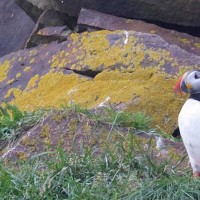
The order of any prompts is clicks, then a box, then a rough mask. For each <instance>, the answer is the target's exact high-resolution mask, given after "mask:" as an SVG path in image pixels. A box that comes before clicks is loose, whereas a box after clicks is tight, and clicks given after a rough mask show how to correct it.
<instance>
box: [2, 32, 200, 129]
mask: <svg viewBox="0 0 200 200" xmlns="http://www.w3.org/2000/svg"><path fill="white" fill-rule="evenodd" d="M199 65H200V57H199V56H196V55H194V54H191V53H188V52H187V51H185V50H182V49H181V48H179V47H177V46H176V45H171V44H169V43H167V42H166V41H165V40H163V39H162V38H161V37H158V36H156V35H154V34H148V33H139V32H133V31H114V32H110V31H97V32H92V33H83V34H72V35H71V36H70V37H69V38H68V40H67V41H66V42H62V43H60V44H57V43H56V42H54V43H51V44H49V45H45V46H40V47H35V48H32V49H27V50H23V51H19V52H17V53H12V54H10V55H7V56H4V57H2V58H1V59H0V85H1V88H0V102H1V103H3V102H4V101H6V102H10V103H11V104H15V105H17V106H18V107H19V108H20V109H22V110H35V109H37V108H38V107H39V108H40V107H59V106H60V105H63V104H64V105H68V104H70V103H71V102H74V103H76V104H79V105H81V106H84V107H87V108H95V107H98V106H99V105H101V104H102V102H105V101H110V102H111V103H112V104H115V105H120V104H121V103H125V104H126V106H125V107H126V109H127V110H129V111H133V112H136V111H140V112H145V113H146V114H147V115H149V116H152V117H153V120H154V123H155V125H156V126H157V125H158V126H159V127H161V128H162V129H164V130H166V131H172V129H173V128H174V126H176V122H177V114H178V112H179V108H180V107H181V106H182V103H183V102H184V101H183V97H182V98H181V99H180V98H179V97H175V95H174V94H173V86H174V83H175V81H176V79H177V77H176V74H177V73H179V71H181V72H182V71H184V70H187V69H191V68H195V67H197V68H198V66H199ZM174 78H176V79H174Z"/></svg>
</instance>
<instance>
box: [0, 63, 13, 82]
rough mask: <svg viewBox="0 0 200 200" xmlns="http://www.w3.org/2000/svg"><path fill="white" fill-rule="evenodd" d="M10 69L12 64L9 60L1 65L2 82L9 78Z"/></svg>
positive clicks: (0, 77) (0, 76)
mask: <svg viewBox="0 0 200 200" xmlns="http://www.w3.org/2000/svg"><path fill="white" fill-rule="evenodd" d="M10 67H11V66H10V62H9V61H8V60H6V61H5V62H4V63H2V64H1V63H0V82H3V81H4V80H5V79H6V78H7V73H8V71H9V69H10Z"/></svg>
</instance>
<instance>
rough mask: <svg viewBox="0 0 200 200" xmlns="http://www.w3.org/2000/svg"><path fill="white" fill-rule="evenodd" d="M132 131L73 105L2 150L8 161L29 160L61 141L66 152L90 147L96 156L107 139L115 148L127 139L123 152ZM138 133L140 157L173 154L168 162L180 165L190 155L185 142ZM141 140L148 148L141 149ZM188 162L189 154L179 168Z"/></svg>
mask: <svg viewBox="0 0 200 200" xmlns="http://www.w3.org/2000/svg"><path fill="white" fill-rule="evenodd" d="M104 115H105V113H104ZM130 134H133V133H132V132H130V129H129V128H128V127H123V126H118V125H113V124H107V123H101V122H100V121H95V120H92V119H91V118H90V117H88V116H87V115H86V114H83V113H78V112H76V111H74V110H73V109H71V110H70V109H68V110H63V111H62V110H60V111H54V112H52V113H51V114H49V115H47V116H45V117H44V118H43V119H42V120H41V121H40V122H39V123H38V124H37V125H35V126H34V127H33V128H31V129H29V130H28V131H27V132H26V133H24V135H23V136H22V137H21V138H19V139H18V140H17V141H15V142H14V143H10V144H9V145H8V146H7V147H6V148H5V149H3V150H2V151H0V157H1V158H2V159H3V160H4V161H6V162H9V161H16V160H27V159H28V158H30V157H32V156H37V155H38V154H41V153H43V152H51V151H52V152H54V151H55V149H56V148H57V147H58V146H59V145H60V146H61V147H62V149H63V150H64V151H65V152H81V154H84V153H85V151H86V149H87V150H90V151H91V152H93V155H94V156H98V155H100V154H101V152H105V149H106V148H108V147H107V145H106V142H107V143H108V144H109V148H110V149H112V148H116V144H117V141H118V142H119V141H120V142H121V143H122V142H123V148H119V150H118V153H119V154H120V153H121V154H122V155H123V151H126V148H129V144H130V143H129V142H130ZM134 134H135V136H134V141H137V145H135V146H134V151H135V152H134V153H135V154H134V156H136V157H140V156H143V155H141V153H142V154H144V152H145V151H147V150H148V152H149V153H150V152H151V160H154V161H157V162H159V161H162V160H165V161H166V160H170V161H171V159H172V158H173V162H172V161H171V162H170V163H168V165H170V167H172V166H176V165H177V162H178V161H179V160H181V158H183V157H184V156H185V155H186V151H185V148H184V145H183V143H182V142H172V141H170V140H168V139H163V138H159V137H157V136H156V137H155V136H154V135H152V134H149V132H140V131H136V130H135V132H134ZM108 135H109V137H108ZM161 143H162V144H161ZM138 144H140V148H141V147H142V149H143V151H144V152H143V151H142V152H141V149H140V148H139V147H138ZM147 144H148V145H147ZM150 144H151V145H150ZM49 155H50V154H49ZM45 157H46V154H44V157H43V158H44V159H45ZM40 158H42V156H41V157H40ZM187 165H188V158H186V159H184V161H183V162H182V163H181V164H179V166H178V168H180V167H185V166H187ZM168 167H169V166H168Z"/></svg>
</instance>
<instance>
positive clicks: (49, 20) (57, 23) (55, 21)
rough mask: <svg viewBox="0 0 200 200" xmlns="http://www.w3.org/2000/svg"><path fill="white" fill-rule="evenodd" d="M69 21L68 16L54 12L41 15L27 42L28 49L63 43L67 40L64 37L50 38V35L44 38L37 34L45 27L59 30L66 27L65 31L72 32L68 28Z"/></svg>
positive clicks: (49, 11) (57, 35)
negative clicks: (41, 45) (53, 42)
mask: <svg viewBox="0 0 200 200" xmlns="http://www.w3.org/2000/svg"><path fill="white" fill-rule="evenodd" d="M67 19H68V18H67V15H66V14H63V13H59V12H57V11H54V10H46V11H44V12H43V13H42V14H41V15H40V17H39V19H38V21H37V23H36V25H35V27H34V29H33V31H32V33H31V35H30V37H29V39H28V40H27V42H26V48H30V47H35V46H37V45H40V44H46V43H50V42H52V41H59V42H62V41H64V40H66V38H65V37H63V36H61V35H59V34H54V35H53V36H48V35H46V36H44V35H43V36H42V35H41V34H37V33H38V31H39V30H40V29H43V28H45V27H47V28H48V27H58V28H57V29H58V30H60V27H63V26H65V30H68V31H70V28H69V27H68V26H66V23H67ZM55 29H56V28H55Z"/></svg>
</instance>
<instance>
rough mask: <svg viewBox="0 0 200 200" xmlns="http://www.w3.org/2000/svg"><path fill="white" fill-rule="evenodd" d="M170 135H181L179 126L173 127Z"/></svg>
mask: <svg viewBox="0 0 200 200" xmlns="http://www.w3.org/2000/svg"><path fill="white" fill-rule="evenodd" d="M172 136H173V137H175V138H176V137H181V134H180V130H179V127H177V128H175V129H174V131H173V133H172Z"/></svg>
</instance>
